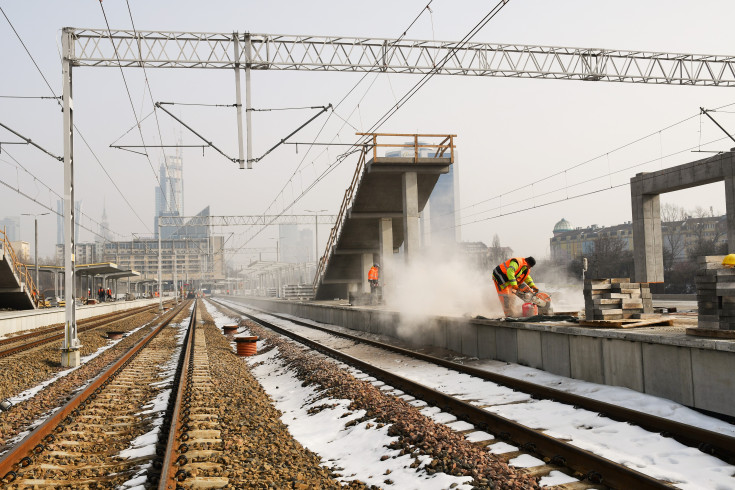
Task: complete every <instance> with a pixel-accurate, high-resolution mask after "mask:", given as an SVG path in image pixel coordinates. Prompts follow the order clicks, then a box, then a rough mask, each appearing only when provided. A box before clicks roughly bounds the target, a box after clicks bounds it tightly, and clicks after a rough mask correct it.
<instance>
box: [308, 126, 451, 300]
mask: <svg viewBox="0 0 735 490" xmlns="http://www.w3.org/2000/svg"><path fill="white" fill-rule="evenodd" d="M356 134H357V135H358V136H366V137H369V139H368V141H370V142H365V143H363V144H362V150H361V151H360V158H359V160H358V161H357V166H356V167H355V173H354V175H353V176H352V181H351V182H350V186H349V187H348V188H347V190H345V194H344V197H343V199H342V206H340V208H339V213H338V214H337V222H336V223H335V224H334V226H333V227H332V230H331V232H330V233H329V239H328V240H327V247H326V249H325V250H324V254H323V255H322V256H321V257H320V259H319V264H318V267H317V272H316V275H315V276H314V293H315V294H316V289H317V288H318V287H319V283H320V282H321V281H322V279H323V277H324V274H325V273H326V270H327V262H328V261H329V259H330V258H331V256H332V250H333V247H334V246H335V245H336V244H337V239H338V238H339V236H340V233H341V232H342V228H343V226H344V222H345V218H346V213H347V210H348V209H349V208H350V206H351V205H352V202H353V199H354V197H355V193H356V191H357V187H358V185H359V183H360V181H361V180H362V174H363V172H364V170H365V163H366V161H367V155H368V153H369V152H370V150H372V156H373V161H376V160H377V159H378V158H384V157H380V156H378V148H398V149H399V156H402V157H409V158H413V161H414V163H418V161H419V158H449V161H450V163H454V138H455V137H456V136H457V135H456V134H405V133H356ZM379 137H380V138H390V137H399V138H413V141H412V142H409V143H405V142H404V143H379V142H378V138H379ZM420 138H423V139H436V138H442V139H441V141H440V142H439V143H435V144H427V143H423V142H420V141H419V139H420ZM405 149H408V150H409V151H408V152H406V151H405ZM422 149H434V151H433V155H430V154H429V155H424V156H422V151H421V150H422ZM410 150H412V152H411V151H410ZM447 152H448V153H449V155H448V157H447V156H445V154H447Z"/></svg>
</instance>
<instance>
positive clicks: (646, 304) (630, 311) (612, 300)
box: [584, 277, 653, 320]
mask: <svg viewBox="0 0 735 490" xmlns="http://www.w3.org/2000/svg"><path fill="white" fill-rule="evenodd" d="M584 310H585V318H586V319H587V320H623V319H632V318H636V319H644V318H651V317H652V316H653V300H652V297H651V290H650V289H649V287H648V284H647V283H639V282H630V278H627V277H624V278H612V279H585V281H584Z"/></svg>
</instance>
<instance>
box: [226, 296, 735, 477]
mask: <svg viewBox="0 0 735 490" xmlns="http://www.w3.org/2000/svg"><path fill="white" fill-rule="evenodd" d="M217 304H218V305H220V306H222V307H224V308H226V309H229V310H231V311H233V312H235V313H237V314H239V315H244V316H246V317H248V318H250V319H251V320H253V321H255V322H257V323H259V324H261V325H264V326H265V327H267V328H269V329H272V330H274V331H276V332H278V333H280V334H282V335H286V336H288V337H290V338H292V339H294V340H296V341H298V342H300V343H303V344H304V345H307V346H308V347H310V348H313V349H315V350H318V351H320V352H323V353H325V354H327V355H328V356H330V357H333V358H335V359H339V360H340V361H342V362H345V363H346V364H349V365H351V366H353V367H355V368H357V369H360V370H362V371H364V372H366V373H368V374H370V375H372V376H375V377H376V378H378V379H380V380H382V381H383V382H385V383H388V384H390V385H391V386H394V387H396V388H398V389H400V390H402V391H404V392H406V393H409V394H411V395H412V396H415V397H417V398H420V399H422V400H425V401H427V402H430V403H433V404H435V405H436V406H438V407H439V408H441V409H442V410H445V411H448V412H450V413H452V414H454V415H455V416H457V417H459V418H462V419H464V420H466V421H468V422H470V423H472V424H474V425H476V426H479V427H482V428H483V429H485V430H488V431H489V432H491V433H494V434H496V435H497V436H499V437H500V439H503V440H508V441H511V442H512V443H513V444H514V445H517V446H518V447H520V448H521V449H523V450H525V451H526V452H529V453H535V454H536V455H539V456H541V457H542V458H543V459H544V461H546V462H551V463H553V464H557V465H560V466H564V467H567V468H569V469H571V470H572V471H573V473H574V475H575V476H576V477H581V478H583V479H586V480H588V481H589V482H591V483H593V484H594V483H597V484H604V485H606V486H610V487H613V488H671V486H670V485H669V484H668V483H667V482H663V481H659V480H656V479H654V478H651V477H649V476H647V475H644V474H642V473H640V472H637V471H635V470H632V469H630V468H628V467H626V466H623V465H620V464H618V463H615V462H613V461H610V460H608V459H605V458H602V457H600V456H597V455H595V454H593V453H591V452H588V451H585V450H582V449H580V448H578V447H576V446H573V445H571V444H568V443H566V442H563V441H560V440H557V439H554V438H551V437H549V436H547V435H545V434H542V433H540V432H539V431H536V430H532V429H530V428H528V427H525V426H523V425H521V424H518V423H516V422H514V421H512V420H509V419H507V418H504V417H501V416H498V415H495V414H493V413H490V412H488V411H487V410H484V409H482V408H479V407H476V406H474V405H472V404H469V403H466V402H464V401H462V400H458V399H456V398H454V397H452V396H449V395H446V394H444V393H441V392H438V391H436V390H433V389H431V388H428V387H426V386H422V385H420V384H417V383H415V382H413V381H410V380H407V379H405V378H402V377H400V376H397V375H395V374H393V373H391V372H388V371H385V370H382V369H380V368H377V367H375V366H372V365H371V364H369V363H367V362H364V361H362V360H359V359H356V358H354V357H352V356H349V355H347V354H344V353H342V352H339V351H337V350H334V349H330V348H328V347H326V346H324V345H321V344H320V343H318V342H315V341H313V340H309V339H307V338H305V337H303V336H301V335H298V334H296V333H294V332H291V331H289V330H288V329H285V328H282V327H280V326H278V325H275V324H273V323H272V322H268V321H267V320H264V319H262V318H260V317H257V316H255V315H253V314H251V313H248V312H247V311H243V310H242V309H239V308H237V307H235V306H233V305H232V304H230V303H228V304H222V303H221V302H217ZM247 308H248V309H250V310H256V311H262V310H257V309H256V308H251V307H249V306H248V307H247ZM264 313H267V314H268V315H272V316H274V317H277V318H280V319H282V320H286V321H288V322H293V323H295V324H297V325H301V326H305V327H308V328H312V329H317V330H320V331H323V332H327V333H329V334H332V335H336V336H339V337H342V338H346V339H349V340H351V341H354V342H358V343H363V344H368V345H371V346H374V347H378V348H381V349H386V350H390V351H393V352H396V353H399V354H402V355H405V356H410V357H413V358H416V359H421V360H423V361H426V362H430V363H433V364H438V365H441V366H443V367H446V368H449V369H452V370H455V371H459V372H463V373H465V374H469V375H472V376H476V377H479V378H481V379H484V380H488V381H493V382H495V383H498V384H503V385H505V386H508V387H510V388H512V389H514V390H517V391H522V392H525V393H529V394H530V395H531V396H532V397H534V398H549V399H553V400H555V401H560V402H563V403H567V404H571V405H574V406H575V407H579V408H585V409H588V410H590V411H594V412H600V413H603V414H606V415H608V416H611V417H612V418H614V419H616V420H624V421H627V422H631V423H634V424H636V425H640V426H642V427H644V428H646V429H648V430H655V431H657V432H662V433H663V434H665V435H667V436H671V437H674V438H676V439H677V440H679V441H680V442H685V443H689V445H693V446H694V447H698V448H699V449H700V450H703V451H706V452H708V453H713V454H716V455H718V456H720V457H721V458H725V459H730V458H732V451H733V450H734V449H735V438H732V437H729V436H726V435H724V434H720V433H716V432H712V431H707V430H704V429H700V428H697V427H691V426H688V425H685V424H681V423H678V422H675V421H671V420H668V419H662V418H660V417H655V416H652V415H649V414H643V413H640V412H637V411H634V410H629V409H625V408H622V407H617V406H615V405H611V404H607V403H603V402H598V401H595V400H591V399H589V398H586V397H580V396H578V395H574V394H570V393H566V392H561V391H559V390H553V389H549V388H546V387H543V386H538V385H535V384H533V383H528V382H524V381H520V380H516V379H513V378H508V377H506V376H502V375H498V374H495V373H489V372H487V371H483V370H479V369H475V368H472V367H469V366H464V365H461V364H458V363H454V362H451V361H447V360H444V359H440V358H436V357H434V356H429V355H426V354H421V353H416V352H414V351H410V350H407V349H402V348H399V347H395V346H392V345H389V344H383V343H381V342H376V341H373V340H369V339H365V338H362V337H359V336H354V335H350V334H346V333H343V332H336V331H333V330H331V329H329V328H325V327H321V326H318V325H314V324H313V323H310V322H304V321H301V320H298V319H294V318H293V317H289V316H282V315H273V314H272V313H270V312H264Z"/></svg>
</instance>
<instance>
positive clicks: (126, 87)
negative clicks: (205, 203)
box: [100, 2, 177, 210]
mask: <svg viewBox="0 0 735 490" xmlns="http://www.w3.org/2000/svg"><path fill="white" fill-rule="evenodd" d="M100 9H101V10H102V17H103V18H104V19H105V25H106V26H107V32H108V34H109V37H110V43H111V44H112V48H113V51H114V53H115V58H116V59H117V64H118V68H119V69H120V75H121V76H122V79H123V85H125V91H126V93H127V95H128V100H129V101H130V108H131V109H132V111H133V117H134V118H135V122H136V126H137V128H138V134H139V135H140V140H141V142H143V144H145V138H144V137H143V130H142V128H141V126H140V120H139V119H138V112H137V111H136V110H135V104H134V103H133V97H132V95H131V94H130V88H129V87H128V81H127V78H125V71H124V70H123V67H122V62H121V61H120V53H119V52H118V50H117V45H116V44H115V41H114V39H113V38H112V29H110V22H109V21H108V20H107V13H106V12H105V7H104V5H102V2H100ZM129 9H130V5H129V4H128V11H130V10H129ZM131 18H132V17H131ZM136 36H137V34H136ZM146 79H147V77H146ZM145 157H146V160H147V161H148V165H149V166H150V167H151V172H153V176H154V177H155V178H156V182H157V183H158V187H161V180H160V178H159V176H158V174H157V173H156V170H155V168H154V167H153V162H151V159H150V157H149V156H148V154H147V153H146V154H145ZM164 166H165V168H166V172H168V171H169V170H168V164H167V163H166V160H165V158H164ZM161 196H162V197H163V200H164V202H165V203H166V207H167V208H168V209H172V210H173V209H176V207H177V206H176V196H175V193H174V192H171V198H172V199H173V201H174V205H173V206H171V203H169V202H168V197H166V193H165V192H161Z"/></svg>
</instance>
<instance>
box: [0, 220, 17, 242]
mask: <svg viewBox="0 0 735 490" xmlns="http://www.w3.org/2000/svg"><path fill="white" fill-rule="evenodd" d="M3 228H5V234H6V235H7V237H8V240H9V241H11V242H14V241H17V240H20V218H17V217H15V216H8V217H7V218H3V219H0V230H1V229H3Z"/></svg>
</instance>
